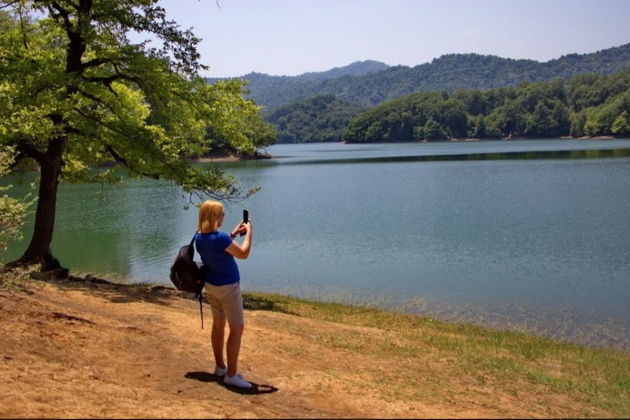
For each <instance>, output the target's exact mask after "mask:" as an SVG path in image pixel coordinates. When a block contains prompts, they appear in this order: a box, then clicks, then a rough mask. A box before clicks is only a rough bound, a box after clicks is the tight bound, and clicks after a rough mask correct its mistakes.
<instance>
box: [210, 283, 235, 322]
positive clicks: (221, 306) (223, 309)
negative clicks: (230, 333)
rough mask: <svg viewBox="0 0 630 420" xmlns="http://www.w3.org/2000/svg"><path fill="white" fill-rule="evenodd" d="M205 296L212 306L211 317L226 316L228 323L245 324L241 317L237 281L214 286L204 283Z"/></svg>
mask: <svg viewBox="0 0 630 420" xmlns="http://www.w3.org/2000/svg"><path fill="white" fill-rule="evenodd" d="M204 289H205V290H206V297H207V298H208V302H210V308H212V317H213V318H215V319H216V318H226V319H227V322H228V324H229V325H245V321H244V319H243V298H242V297H241V286H240V284H239V283H232V284H226V285H223V286H215V285H213V284H209V283H206V284H205V285H204Z"/></svg>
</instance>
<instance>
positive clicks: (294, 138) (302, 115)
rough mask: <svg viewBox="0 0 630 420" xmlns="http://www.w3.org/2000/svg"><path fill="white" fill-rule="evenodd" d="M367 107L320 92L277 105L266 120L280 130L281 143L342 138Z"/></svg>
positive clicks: (279, 138) (279, 139)
mask: <svg viewBox="0 0 630 420" xmlns="http://www.w3.org/2000/svg"><path fill="white" fill-rule="evenodd" d="M363 110H364V109H363V108H361V107H359V106H357V105H354V104H351V103H349V102H345V101H342V100H340V99H337V98H336V97H335V95H320V96H316V97H313V98H310V99H307V100H304V101H300V102H297V103H294V104H291V105H286V106H283V107H280V108H277V109H276V110H275V111H273V112H271V113H270V114H269V115H266V120H267V121H268V122H270V123H272V124H273V125H275V126H276V127H277V129H278V140H277V141H278V143H307V142H324V141H339V140H340V139H341V136H342V134H343V131H344V130H345V129H346V127H347V126H348V123H349V122H350V119H351V118H352V117H354V116H355V115H357V114H358V113H360V112H361V111H363Z"/></svg>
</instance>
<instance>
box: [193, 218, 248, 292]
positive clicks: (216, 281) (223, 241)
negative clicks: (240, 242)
mask: <svg viewBox="0 0 630 420" xmlns="http://www.w3.org/2000/svg"><path fill="white" fill-rule="evenodd" d="M231 243H232V238H230V235H228V234H227V233H225V232H216V231H215V232H210V233H199V232H197V234H196V235H195V248H196V249H197V252H198V253H199V255H200V256H201V261H202V262H203V265H204V270H203V279H204V281H205V282H206V283H210V284H213V285H215V286H223V285H226V284H232V283H238V282H239V281H240V279H241V277H240V275H239V273H238V266H237V265H236V261H234V257H233V256H232V255H230V254H228V253H227V252H226V251H225V248H227V247H228V245H230V244H231Z"/></svg>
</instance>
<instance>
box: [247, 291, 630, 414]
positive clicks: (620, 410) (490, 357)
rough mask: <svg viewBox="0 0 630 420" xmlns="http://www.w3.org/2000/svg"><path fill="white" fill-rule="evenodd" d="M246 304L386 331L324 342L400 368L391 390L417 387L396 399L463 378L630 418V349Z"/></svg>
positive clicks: (375, 313) (272, 298) (396, 316)
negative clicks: (431, 364)
mask: <svg viewBox="0 0 630 420" xmlns="http://www.w3.org/2000/svg"><path fill="white" fill-rule="evenodd" d="M244 301H245V302H246V303H247V302H250V303H252V304H251V305H250V308H252V309H261V310H270V311H276V312H282V313H289V314H294V315H298V316H303V317H308V318H312V319H316V320H320V321H327V322H335V323H341V324H344V325H351V326H360V327H371V328H377V329H380V330H382V331H383V336H382V337H383V339H381V340H365V339H364V340H361V339H360V337H354V336H343V337H334V336H332V335H328V336H326V337H321V342H322V343H323V344H325V345H327V346H329V347H331V348H335V349H347V350H351V351H359V352H364V353H368V354H373V355H375V356H378V357H379V358H381V359H383V360H387V361H388V364H391V365H394V366H400V367H401V371H400V372H399V373H390V374H389V375H390V376H391V377H388V378H385V379H386V380H385V381H383V382H384V384H383V386H384V387H385V386H386V384H387V383H389V384H391V383H407V384H411V386H409V387H408V388H407V391H405V390H404V389H402V390H401V389H397V390H396V392H395V393H394V394H392V395H393V396H401V395H402V396H406V397H411V396H413V397H418V396H419V394H423V395H425V396H426V389H425V390H424V391H419V389H421V388H422V386H425V387H428V388H429V389H431V390H434V391H435V390H436V389H438V388H440V387H443V388H444V389H443V395H444V396H446V397H448V395H449V392H448V390H447V389H446V388H445V385H444V384H443V383H442V382H443V381H441V378H444V377H447V378H461V380H462V381H464V382H466V381H469V382H470V384H471V386H479V387H485V386H490V387H493V388H496V389H499V390H501V391H503V392H506V393H508V394H514V393H516V392H517V391H519V390H520V391H523V390H527V391H530V390H534V389H535V390H536V392H539V393H540V394H542V395H547V394H548V395H559V396H566V397H568V398H569V399H570V400H571V401H579V402H580V404H581V405H584V404H586V405H587V407H583V406H580V407H578V406H576V407H575V409H574V410H575V411H574V412H573V413H572V415H575V416H582V415H584V416H590V415H592V413H594V412H600V413H601V412H605V413H609V415H610V416H611V417H622V418H628V417H630V352H627V351H620V350H613V349H601V348H590V347H584V346H579V345H576V344H572V343H566V342H560V341H555V340H552V339H548V338H542V337H537V336H534V335H531V334H526V333H520V332H513V331H503V330H494V329H490V328H484V327H479V326H476V325H466V324H458V323H446V322H441V321H437V320H435V319H431V318H428V317H422V316H417V315H410V314H401V313H395V312H389V311H384V310H379V309H374V308H369V307H364V306H352V305H345V304H337V303H331V302H314V301H309V300H304V299H298V298H292V297H287V296H281V295H273V294H262V293H245V294H244ZM246 306H247V304H246ZM255 306H256V307H255ZM426 360H441V361H447V362H443V363H441V364H440V365H439V369H438V368H433V370H431V368H426V369H425V368H423V363H425V362H426ZM405 369H407V370H405ZM414 369H415V371H414ZM414 372H415V373H414ZM414 375H415V376H414ZM418 378H421V380H420V381H419V380H418ZM381 380H382V379H381ZM418 381H419V382H418ZM440 399H441V397H440ZM598 410H599V411H598Z"/></svg>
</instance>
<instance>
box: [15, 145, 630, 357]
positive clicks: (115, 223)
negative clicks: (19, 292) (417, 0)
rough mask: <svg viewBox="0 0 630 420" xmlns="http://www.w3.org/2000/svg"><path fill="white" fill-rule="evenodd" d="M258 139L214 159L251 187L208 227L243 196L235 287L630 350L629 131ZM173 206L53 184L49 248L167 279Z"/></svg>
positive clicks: (187, 221) (152, 196) (135, 275)
mask: <svg viewBox="0 0 630 420" xmlns="http://www.w3.org/2000/svg"><path fill="white" fill-rule="evenodd" d="M267 151H268V152H269V153H271V154H272V155H273V156H274V158H273V159H270V160H264V161H249V162H238V163H225V164H218V165H219V166H220V167H222V168H223V169H225V170H226V171H228V172H229V173H232V174H234V175H235V176H236V177H237V178H238V179H239V180H240V181H241V184H242V185H243V186H244V187H249V186H260V187H261V188H262V189H261V191H260V192H258V193H257V194H255V195H253V196H252V197H250V198H248V199H246V200H244V201H243V202H242V203H230V204H227V206H226V222H225V226H224V230H230V229H231V228H232V227H233V226H234V225H235V224H236V223H237V222H238V221H239V220H240V217H241V213H242V209H243V208H247V209H249V212H250V217H251V219H252V221H253V225H254V239H253V243H254V245H253V249H252V253H251V255H250V258H249V259H248V260H245V261H239V267H240V270H241V277H242V287H243V289H244V290H246V291H262V292H274V293H281V294H287V295H291V296H297V297H303V298H309V299H316V300H331V301H339V302H348V303H358V304H365V305H368V306H372V307H380V308H387V309H393V310H397V311H404V312H412V313H418V314H423V315H429V316H433V317H435V318H438V319H442V320H447V321H461V322H473V323H477V324H480V325H486V326H491V327H497V328H507V329H513V330H519V331H530V332H534V333H537V334H541V335H545V336H549V337H554V338H560V339H565V340H569V341H573V342H577V343H581V344H586V345H594V346H608V347H617V348H623V349H629V348H630V309H629V302H630V258H629V257H630V216H629V215H630V140H625V139H624V140H620V139H617V140H558V139H554V140H515V141H482V142H445V143H390V144H365V145H363V144H338V143H325V144H302V145H276V146H273V147H271V148H269V149H268V150H267ZM21 188H23V187H18V188H17V190H20V189H21ZM187 203H188V197H185V196H182V193H181V191H180V190H179V189H178V188H177V187H175V186H173V185H171V184H170V183H166V182H159V181H152V180H129V181H128V182H127V183H125V184H124V185H117V186H109V185H106V186H101V185H68V184H62V185H61V187H60V191H59V204H58V216H57V224H56V230H55V237H54V242H53V252H54V254H55V255H56V256H58V258H59V259H60V260H61V262H62V264H63V265H64V266H68V267H71V268H72V269H73V270H74V271H75V272H82V273H92V274H95V275H100V276H109V278H116V279H118V278H121V279H129V280H130V281H133V282H152V283H161V284H170V282H169V279H168V272H169V266H170V264H171V262H172V259H173V257H174V254H175V252H176V251H177V249H178V248H179V247H180V246H182V245H184V244H185V243H187V242H188V241H189V240H190V238H191V237H192V235H193V233H194V230H195V228H196V219H197V211H196V208H195V207H194V205H193V206H189V207H188V208H187ZM31 231H32V226H31V225H30V224H29V225H28V226H27V227H26V228H25V237H26V238H27V239H28V238H30V232H31ZM25 246H26V239H25V240H24V241H21V242H19V243H17V244H12V245H11V247H10V249H9V251H8V252H7V254H6V255H4V256H3V260H4V261H6V260H9V259H11V258H15V257H17V256H19V255H20V254H21V252H22V251H23V250H24V248H25Z"/></svg>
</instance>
